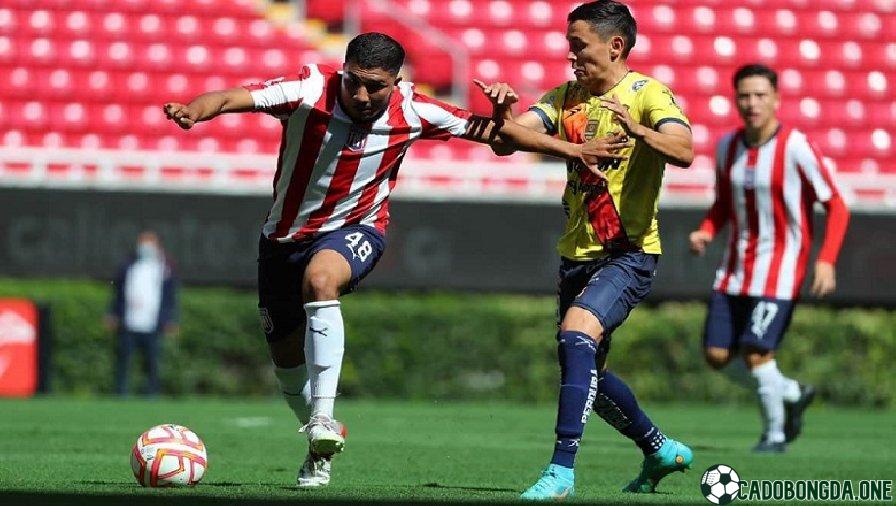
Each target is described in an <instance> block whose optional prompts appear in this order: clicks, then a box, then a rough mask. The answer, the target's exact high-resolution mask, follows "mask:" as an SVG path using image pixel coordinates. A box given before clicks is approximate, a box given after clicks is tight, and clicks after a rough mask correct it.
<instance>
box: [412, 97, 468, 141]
mask: <svg viewBox="0 0 896 506" xmlns="http://www.w3.org/2000/svg"><path fill="white" fill-rule="evenodd" d="M413 105H414V110H415V111H417V115H419V116H420V119H422V120H424V121H426V122H427V123H430V124H432V125H434V126H435V128H436V129H440V130H446V131H448V132H450V133H451V134H452V135H463V134H464V133H465V132H466V131H467V123H468V119H469V116H467V115H466V114H462V113H461V112H460V111H458V113H454V112H452V111H448V110H446V109H443V108H441V107H439V106H438V105H436V104H433V103H430V102H420V101H416V100H415V101H414V102H413ZM463 112H466V111H463ZM464 116H467V117H464Z"/></svg>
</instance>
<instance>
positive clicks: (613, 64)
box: [566, 20, 627, 95]
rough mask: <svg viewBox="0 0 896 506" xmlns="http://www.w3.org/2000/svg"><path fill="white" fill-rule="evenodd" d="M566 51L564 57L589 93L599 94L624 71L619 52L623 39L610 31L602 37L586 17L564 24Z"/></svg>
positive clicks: (610, 85)
mask: <svg viewBox="0 0 896 506" xmlns="http://www.w3.org/2000/svg"><path fill="white" fill-rule="evenodd" d="M566 40H567V41H568V42H569V53H568V54H567V55H566V59H567V60H569V63H570V64H572V69H573V72H575V74H576V80H577V81H578V82H579V84H581V85H583V86H585V87H586V88H588V89H589V90H591V92H592V93H595V94H597V95H602V94H603V93H605V92H606V91H607V90H608V89H609V88H610V87H612V86H613V85H615V84H616V81H617V80H618V79H619V78H620V77H621V76H619V75H617V74H619V73H620V72H622V73H623V75H624V72H626V71H627V69H626V67H625V60H623V59H622V52H623V50H624V49H625V39H624V38H622V36H620V35H612V36H610V37H607V38H606V39H604V38H603V37H601V36H600V34H599V33H597V32H596V31H594V29H593V28H592V27H591V25H590V24H588V22H587V21H582V20H577V21H573V22H572V23H570V24H569V25H568V26H567V28H566Z"/></svg>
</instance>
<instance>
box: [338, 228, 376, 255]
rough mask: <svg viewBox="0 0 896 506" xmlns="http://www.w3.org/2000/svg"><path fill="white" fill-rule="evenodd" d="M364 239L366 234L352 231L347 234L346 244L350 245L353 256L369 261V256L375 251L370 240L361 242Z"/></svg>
mask: <svg viewBox="0 0 896 506" xmlns="http://www.w3.org/2000/svg"><path fill="white" fill-rule="evenodd" d="M363 239H364V234H362V233H361V232H352V233H351V234H347V235H346V236H345V240H346V244H345V245H346V246H348V249H349V251H351V252H352V256H353V257H355V258H360V259H361V261H362V262H366V261H367V257H369V256H370V254H371V253H373V246H371V245H370V241H366V240H365V241H364V242H361V241H362V240H363Z"/></svg>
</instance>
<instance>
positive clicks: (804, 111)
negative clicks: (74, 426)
mask: <svg viewBox="0 0 896 506" xmlns="http://www.w3.org/2000/svg"><path fill="white" fill-rule="evenodd" d="M628 4H629V5H630V7H631V9H632V11H633V14H634V16H635V18H636V20H637V22H638V38H637V44H636V46H635V48H634V50H633V51H632V53H631V57H630V64H631V67H632V68H634V69H635V70H638V71H640V72H643V73H646V74H648V75H652V76H654V77H656V78H658V79H660V80H661V81H663V82H665V83H666V84H668V85H669V86H670V87H671V88H672V89H673V91H674V92H675V93H676V96H677V97H678V98H679V101H680V103H681V104H682V106H683V108H684V110H685V112H686V113H687V115H688V116H689V118H690V119H691V122H692V125H693V134H694V142H695V146H696V150H697V158H696V160H695V163H694V165H693V167H691V168H690V169H688V170H681V169H676V168H669V169H668V170H667V172H666V176H665V180H664V187H663V193H662V200H661V207H662V210H661V217H660V221H661V227H662V235H663V246H664V255H663V259H662V262H661V263H660V267H659V276H658V278H657V280H656V282H655V284H654V290H653V294H652V296H651V299H650V302H649V303H648V304H646V305H644V306H642V307H640V308H639V309H638V310H637V311H635V312H634V313H633V314H632V316H631V318H630V321H629V322H628V323H627V324H626V325H624V326H623V327H622V328H621V329H620V330H619V331H618V332H617V333H616V334H615V339H614V353H613V355H612V360H614V361H616V364H617V365H614V368H616V369H617V370H618V371H621V372H623V375H624V376H625V377H626V380H627V381H628V382H629V383H630V384H631V386H632V387H633V389H634V390H635V391H637V392H638V394H639V397H641V398H643V399H645V400H663V401H701V400H713V401H719V400H735V401H737V400H746V399H750V397H751V395H750V392H747V391H740V390H738V389H728V388H720V385H727V380H726V379H724V378H722V377H721V376H720V375H717V374H712V373H711V371H709V369H708V368H707V367H706V366H705V365H704V363H703V360H702V357H701V353H700V340H701V334H702V325H703V318H704V315H705V312H704V311H705V308H704V305H703V303H702V301H704V300H705V299H706V298H707V296H708V293H709V290H710V287H711V282H712V278H713V272H714V269H715V267H716V265H717V264H718V261H719V258H720V252H721V245H722V244H723V243H724V240H717V241H716V242H715V244H714V248H713V249H712V250H711V252H710V254H709V255H708V256H707V257H704V258H693V257H691V256H690V255H689V253H688V251H687V234H688V232H690V231H691V230H693V229H694V228H695V227H696V226H697V224H698V223H699V221H700V219H701V217H702V214H703V213H704V212H705V210H706V208H708V206H709V204H710V202H711V200H712V196H713V180H714V177H713V169H712V165H713V161H712V148H713V146H714V143H715V142H716V140H717V139H718V138H719V137H720V136H721V135H722V134H723V133H724V132H726V131H727V130H730V129H732V128H734V127H736V126H737V125H738V118H737V113H736V110H735V107H734V104H733V100H732V90H731V75H732V72H733V70H734V69H735V68H737V67H738V66H740V65H742V64H744V63H748V62H756V61H759V62H763V63H766V64H769V65H770V66H772V67H773V68H775V69H776V70H777V71H778V72H779V76H780V81H779V86H780V90H781V93H782V99H783V104H782V108H781V111H780V116H781V119H782V120H783V121H784V122H786V123H788V124H791V125H793V126H795V127H797V128H799V129H801V130H803V131H804V132H806V133H807V134H808V135H809V136H810V137H811V138H812V139H814V140H815V141H816V142H817V143H818V144H819V145H820V147H821V149H822V151H823V152H824V154H825V155H826V156H827V157H828V158H829V162H830V164H831V166H832V167H834V168H835V169H836V179H837V182H838V183H839V185H840V188H841V190H842V192H843V194H844V197H845V200H846V201H847V203H848V205H849V206H850V208H851V210H852V212H853V215H852V221H851V225H850V230H849V233H848V236H847V239H846V243H845V246H844V249H843V252H842V254H841V257H840V261H839V263H838V283H839V285H838V290H837V292H836V293H835V294H834V295H833V296H832V297H829V298H828V299H826V300H824V301H817V300H811V299H807V300H805V301H804V303H803V304H802V305H801V306H800V307H799V309H798V310H797V312H796V316H795V320H794V323H793V326H792V328H791V331H790V332H789V334H788V337H787V339H786V341H787V342H786V344H785V345H784V347H783V348H782V350H783V351H782V353H781V356H780V359H779V361H780V362H781V363H782V368H784V367H786V368H787V370H788V371H792V373H793V374H792V375H793V376H794V377H798V378H801V379H803V380H805V381H808V382H813V383H816V384H818V385H819V388H820V394H821V397H822V399H823V400H825V401H826V402H831V403H836V404H846V405H860V406H868V407H872V406H873V407H889V406H892V405H893V402H894V397H896V392H894V390H896V385H894V379H893V375H892V373H891V365H890V364H891V362H890V361H891V357H892V356H893V355H894V354H896V330H894V329H896V315H894V312H893V307H894V306H896V283H894V281H896V253H894V251H896V249H894V245H896V219H894V211H896V148H894V146H893V135H894V130H893V125H894V124H896V93H894V88H896V1H894V0H747V1H743V2H733V1H723V0H682V1H671V0H669V1H654V0H650V1H648V0H632V1H630V2H628ZM576 5H578V3H577V2H569V1H551V2H549V1H544V0H355V1H340V0H327V1H323V0H320V1H315V0H308V1H290V2H266V1H263V0H114V1H113V0H2V1H0V297H2V298H4V299H6V300H5V301H0V395H14V396H28V395H32V394H33V393H34V392H35V391H39V392H47V393H76V394H107V393H112V392H114V391H115V383H114V382H113V376H114V369H115V365H114V363H115V356H116V354H115V349H116V344H115V337H114V332H113V331H112V329H111V327H110V326H109V325H105V326H104V315H107V313H109V311H110V304H111V301H112V300H113V298H114V294H113V289H112V286H111V284H110V281H111V280H112V279H114V278H115V276H116V272H117V271H118V269H119V267H120V266H121V264H122V263H123V262H125V261H126V260H127V258H128V256H129V255H130V254H131V253H132V252H133V249H134V244H135V240H136V238H137V236H138V234H139V233H140V232H141V231H144V230H153V231H155V232H157V233H158V235H159V237H160V239H161V242H162V244H163V245H164V248H165V251H166V256H167V259H168V261H169V263H170V264H171V266H172V268H173V270H174V271H175V272H176V274H177V280H178V284H179V286H181V289H180V290H179V294H178V297H177V305H178V308H179V311H178V313H179V317H178V323H179V328H177V329H176V331H173V332H170V333H169V334H168V335H166V336H165V337H164V338H163V339H162V347H161V351H160V353H161V360H160V367H161V370H160V375H161V382H162V383H161V393H162V394H163V395H187V394H214V395H273V393H275V391H276V389H275V388H274V379H273V375H272V373H271V372H270V368H269V365H268V359H267V355H266V347H265V345H264V341H263V335H262V333H261V330H260V326H259V322H258V318H257V310H256V304H257V300H256V297H255V294H254V286H255V268H256V267H255V255H256V247H257V238H258V234H259V227H260V225H261V221H262V219H263V217H264V215H265V213H266V212H267V209H268V206H269V200H270V192H271V189H270V188H271V187H270V185H271V180H272V177H273V173H274V168H275V160H276V153H277V147H278V143H279V140H280V125H279V122H278V121H277V120H275V119H273V118H271V117H268V116H265V115H262V114H244V115H229V116H223V117H220V118H218V119H216V120H214V121H211V122H208V123H204V124H200V125H198V126H197V127H196V128H194V129H192V130H190V131H188V132H184V131H181V130H180V129H178V128H177V127H175V126H174V125H173V124H171V123H169V122H166V120H165V117H164V114H163V113H162V108H161V105H162V104H163V103H164V102H167V101H180V102H186V101H188V100H189V99H190V98H192V97H193V96H195V95H196V94H198V93H201V92H203V91H205V90H211V89H219V88H225V87H231V86H237V85H241V84H246V83H249V82H255V81H259V80H264V79H269V78H273V77H278V76H281V75H284V74H288V73H292V72H294V71H295V70H296V69H297V68H298V67H299V66H300V65H302V64H304V63H329V64H333V65H336V66H339V65H341V61H342V56H343V52H344V49H345V45H346V43H347V41H348V40H349V39H350V38H351V37H352V36H353V35H354V34H356V33H359V32H363V31H382V32H385V33H388V34H390V35H392V36H393V37H395V38H397V39H398V40H399V41H400V42H402V43H403V45H404V46H405V48H406V49H407V50H408V60H407V62H406V66H405V70H404V72H405V74H406V76H407V78H409V79H410V80H412V81H414V82H416V83H418V87H419V88H421V89H422V90H423V91H424V92H427V93H430V94H434V95H436V96H439V97H440V98H442V99H444V100H447V101H450V102H453V103H456V104H459V105H462V106H466V107H469V108H470V109H472V110H473V111H475V112H479V113H488V112H489V111H490V107H489V105H488V103H487V102H486V101H485V100H484V99H483V98H482V97H480V96H479V92H478V90H477V89H476V88H475V87H474V86H472V84H471V80H472V79H473V78H479V79H482V80H484V81H506V82H509V83H511V84H512V85H513V86H514V87H515V88H516V90H517V91H518V92H519V93H520V94H521V96H522V99H521V103H520V104H519V105H518V106H517V107H518V109H517V110H518V111H522V110H523V108H525V107H527V106H528V105H529V104H531V103H532V102H534V101H536V100H537V99H538V97H540V95H541V94H542V93H543V92H544V91H546V90H548V89H550V88H552V87H554V86H556V85H557V84H559V83H560V82H562V81H564V80H566V79H571V78H572V77H571V75H570V71H569V64H568V63H567V61H566V59H565V58H566V52H567V43H566V40H565V36H564V35H565V27H566V15H567V13H568V12H569V11H570V10H571V9H572V8H573V7H574V6H576ZM399 179H400V181H399V184H398V187H397V190H396V193H395V194H394V197H393V206H392V215H393V225H392V226H391V229H390V232H389V236H388V241H389V246H388V248H387V251H386V255H385V256H384V257H383V259H382V261H381V262H380V264H379V266H378V268H377V270H376V271H375V272H374V273H373V274H372V275H371V276H370V277H369V278H368V279H367V280H366V281H365V283H364V285H363V286H364V288H363V289H362V290H361V292H360V293H358V294H355V295H352V296H351V297H349V298H348V299H346V301H345V311H344V312H345V317H346V322H347V323H346V324H347V327H348V330H347V335H348V336H349V337H348V340H347V350H346V353H347V354H346V366H345V368H344V373H343V381H342V391H343V392H344V393H345V394H346V395H349V396H356V397H396V398H413V399H468V398H480V399H515V400H526V401H551V400H553V399H554V396H555V395H556V374H557V371H556V367H557V366H556V357H555V352H556V350H555V346H554V338H553V336H554V332H555V327H554V322H555V316H554V311H555V309H554V300H553V297H552V296H551V295H552V294H553V293H554V290H555V279H556V270H557V265H558V259H557V255H556V253H555V250H554V243H555V241H556V238H557V236H558V234H559V232H560V230H561V227H562V224H563V212H562V209H561V206H560V205H559V203H560V196H561V194H562V190H563V187H564V184H565V168H564V166H563V165H562V164H560V163H557V162H555V161H550V160H546V159H540V158H538V157H535V156H531V155H525V154H518V155H514V156H511V157H505V158H498V157H495V156H493V155H492V153H491V151H490V150H489V149H488V148H487V147H483V146H478V145H474V144H472V143H465V142H462V141H451V142H448V143H440V142H418V143H417V144H415V145H414V146H413V147H412V148H411V150H410V152H409V156H408V159H406V161H405V163H404V164H403V166H402V171H401V176H400V178H399ZM817 218H818V220H819V223H818V225H821V223H822V221H821V220H823V216H822V215H820V214H819V215H818V216H817ZM816 230H822V229H821V228H817V229H816ZM817 235H818V237H816V240H817V241H816V242H820V238H821V237H820V234H817ZM22 301H25V302H24V303H23V302H22ZM106 323H108V321H107V322H106ZM657 356H659V357H660V359H659V360H657V358H656V357H657ZM129 374H131V375H132V376H133V379H134V385H135V390H136V391H139V390H138V389H136V386H138V385H140V384H141V381H142V380H141V378H142V373H141V371H140V370H139V368H137V367H135V368H134V369H133V370H132V371H131V372H130V373H129ZM843 378H849V380H848V381H843V380H842V379H843Z"/></svg>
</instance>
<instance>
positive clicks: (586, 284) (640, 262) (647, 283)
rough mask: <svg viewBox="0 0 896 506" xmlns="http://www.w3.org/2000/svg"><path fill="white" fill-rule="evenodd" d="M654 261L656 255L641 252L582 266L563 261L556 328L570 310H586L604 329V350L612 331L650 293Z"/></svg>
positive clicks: (603, 259) (573, 262) (616, 256)
mask: <svg viewBox="0 0 896 506" xmlns="http://www.w3.org/2000/svg"><path fill="white" fill-rule="evenodd" d="M658 260H659V255H651V254H647V253H642V252H630V253H622V254H618V255H613V256H609V257H607V258H601V259H599V260H591V261H586V262H576V261H573V260H569V259H566V258H563V259H562V261H561V263H560V279H559V284H558V288H557V324H558V325H559V324H560V323H561V322H562V321H563V317H564V316H566V311H568V310H569V308H570V307H572V306H575V307H580V308H582V309H586V310H588V311H590V312H591V313H592V314H593V315H594V316H595V317H597V319H598V321H600V324H601V326H602V327H603V328H604V339H603V340H602V341H601V345H602V346H604V347H608V346H609V343H610V335H611V334H612V333H613V331H614V330H616V328H617V327H619V325H621V324H622V322H624V321H625V319H626V318H628V315H629V313H631V311H632V309H634V308H635V306H636V305H637V304H638V303H639V302H641V301H642V300H644V297H646V296H647V294H648V293H650V287H651V285H652V284H653V277H654V276H655V275H656V264H657V261H658ZM605 351H606V350H605Z"/></svg>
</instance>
